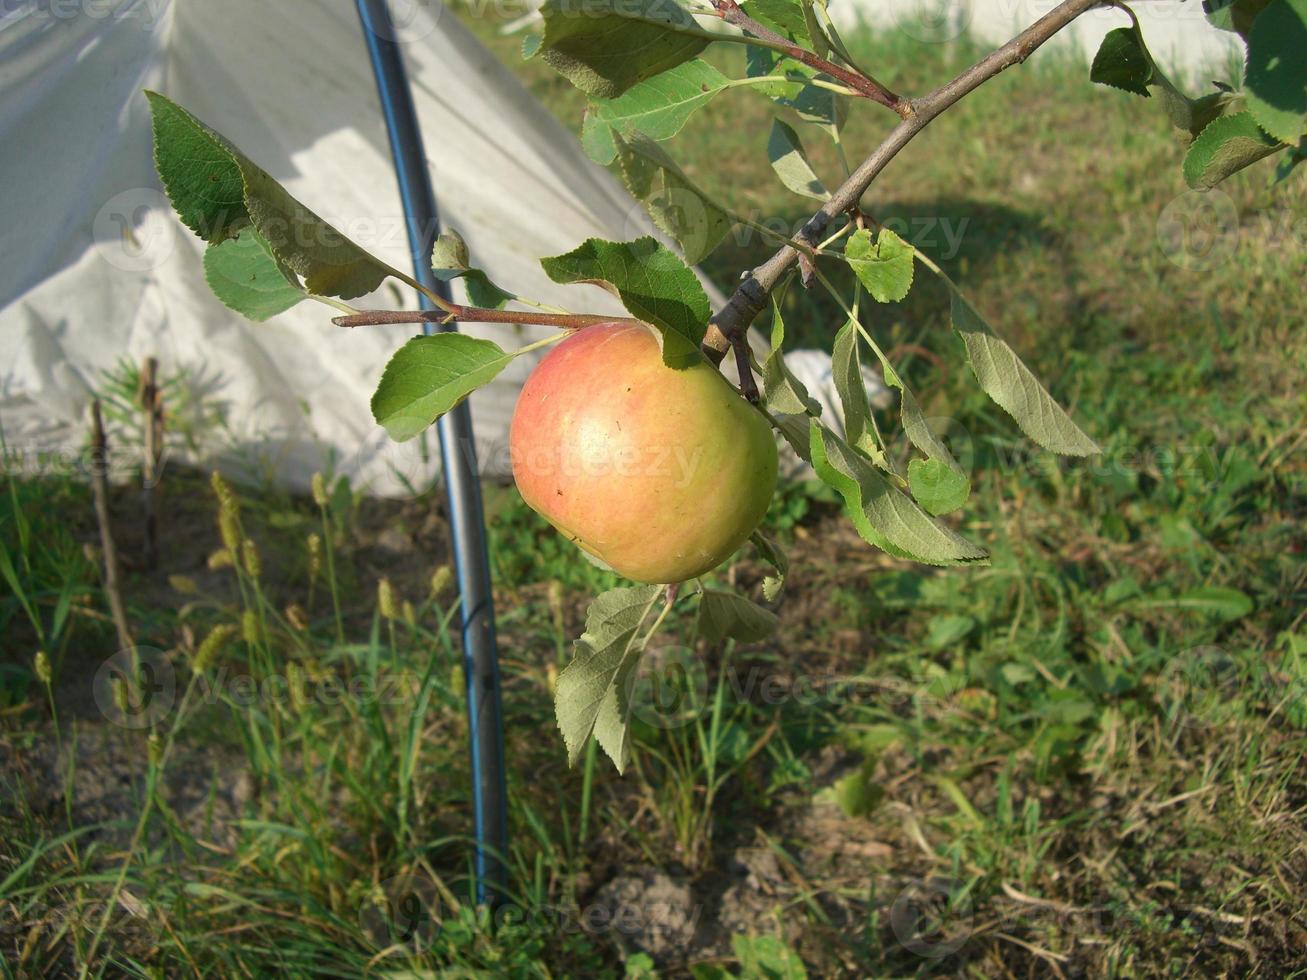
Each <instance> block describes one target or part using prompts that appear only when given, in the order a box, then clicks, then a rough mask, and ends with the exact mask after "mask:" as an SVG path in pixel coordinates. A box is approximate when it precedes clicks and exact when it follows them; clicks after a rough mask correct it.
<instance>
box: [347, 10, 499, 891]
mask: <svg viewBox="0 0 1307 980" xmlns="http://www.w3.org/2000/svg"><path fill="white" fill-rule="evenodd" d="M356 4H357V6H358V12H359V20H360V21H361V22H362V25H363V38H364V41H366V43H367V46H368V55H369V56H370V57H371V59H372V70H373V73H374V74H375V75H376V79H377V91H378V93H379V95H380V96H381V109H382V112H383V113H384V114H385V117H386V129H387V131H388V132H389V134H390V149H391V153H392V155H393V156H394V158H395V172H396V175H397V176H398V178H399V190H400V196H401V197H402V198H403V201H404V216H405V220H406V222H407V225H408V239H409V246H410V248H411V250H412V252H413V266H414V270H415V276H416V278H417V280H418V281H419V282H421V283H422V285H424V286H426V287H427V288H429V289H432V290H434V291H436V293H437V295H440V296H442V297H444V298H449V288H448V286H447V285H446V284H445V283H443V282H440V281H439V280H437V279H436V277H435V275H434V273H433V272H432V271H431V249H432V247H433V246H434V245H435V241H436V238H437V236H438V235H439V231H440V219H439V216H438V214H437V211H436V201H435V195H434V193H433V192H432V189H431V178H430V175H429V173H428V171H427V163H426V155H425V153H424V152H423V148H422V134H421V132H420V130H419V128H418V121H417V113H416V112H415V111H414V108H413V93H412V90H411V89H410V88H409V82H408V76H407V74H406V73H405V70H404V60H403V56H402V53H401V51H400V48H399V45H398V44H397V43H396V42H395V40H394V37H395V29H394V23H393V22H392V20H391V17H390V10H389V8H388V7H387V4H386V0H356ZM420 299H421V302H422V306H423V308H424V309H431V308H433V307H434V304H432V303H431V301H430V300H429V299H427V298H426V297H425V296H422V297H420ZM424 329H425V331H426V332H427V333H430V332H431V329H432V325H431V324H426V325H425V326H424ZM440 329H444V330H456V329H458V328H457V327H456V326H455V325H453V324H449V325H447V326H444V327H441V328H440ZM437 431H438V432H439V434H440V459H441V466H442V468H443V471H444V476H445V488H446V491H447V493H448V497H449V521H450V527H451V530H452V537H453V545H454V569H455V572H456V573H457V576H458V589H459V593H460V595H461V597H462V620H463V622H462V633H463V677H464V680H465V682H466V685H467V715H468V737H469V741H470V743H471V750H472V805H473V814H474V819H475V829H476V900H477V902H478V903H481V904H490V905H494V904H497V903H498V902H499V901H501V900H502V899H503V897H504V895H505V894H506V885H507V876H506V869H505V867H504V863H503V860H504V856H505V855H506V854H507V853H508V806H507V792H506V790H505V787H504V731H503V713H502V708H501V697H500V681H499V658H498V654H497V653H496V649H495V614H494V607H493V605H492V600H491V591H490V558H489V554H488V551H487V547H486V525H485V516H484V514H483V512H482V508H481V484H480V482H479V481H478V478H477V465H476V444H475V443H474V442H473V437H472V412H471V410H470V409H469V408H468V405H467V403H466V402H464V403H463V404H462V405H460V406H458V407H457V408H456V409H454V410H453V411H452V412H449V413H448V414H447V415H445V416H444V417H443V418H441V419H440V421H439V423H437Z"/></svg>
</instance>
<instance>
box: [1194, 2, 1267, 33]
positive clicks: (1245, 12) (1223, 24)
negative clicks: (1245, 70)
mask: <svg viewBox="0 0 1307 980" xmlns="http://www.w3.org/2000/svg"><path fill="white" fill-rule="evenodd" d="M1268 3H1270V0H1203V10H1204V11H1206V12H1207V20H1208V21H1209V22H1210V23H1211V24H1212V25H1213V26H1215V27H1219V28H1220V29H1221V30H1223V31H1231V32H1233V33H1235V34H1238V35H1239V36H1240V37H1242V38H1244V39H1245V40H1246V39H1247V38H1248V33H1249V32H1250V31H1251V30H1252V26H1253V24H1254V22H1255V21H1256V20H1257V15H1258V14H1260V13H1261V12H1262V11H1263V10H1265V9H1266V5H1267V4H1268Z"/></svg>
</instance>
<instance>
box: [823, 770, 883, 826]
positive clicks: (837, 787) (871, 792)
mask: <svg viewBox="0 0 1307 980" xmlns="http://www.w3.org/2000/svg"><path fill="white" fill-rule="evenodd" d="M828 798H829V799H830V800H831V801H832V802H834V803H835V804H836V805H838V806H839V808H840V809H841V810H842V811H843V812H844V815H845V816H846V817H849V818H850V819H854V820H856V819H858V818H859V817H866V816H869V815H870V814H871V812H872V811H873V810H875V809H876V807H878V806H880V804H881V803H882V802H883V801H884V799H885V788H884V787H883V786H881V785H879V784H878V783H877V782H876V765H875V761H874V760H868V761H867V762H864V763H863V764H862V765H861V766H859V767H858V768H857V769H856V770H855V771H853V772H851V773H849V774H848V775H847V776H844V777H843V778H841V779H838V780H836V781H835V784H834V785H833V786H831V788H830V791H829V797H828Z"/></svg>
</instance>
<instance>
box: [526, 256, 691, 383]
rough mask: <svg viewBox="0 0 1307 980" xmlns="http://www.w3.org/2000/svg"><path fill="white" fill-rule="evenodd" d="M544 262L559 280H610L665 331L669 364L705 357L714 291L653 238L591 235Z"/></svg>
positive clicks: (627, 300) (644, 316) (623, 297)
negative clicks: (624, 239)
mask: <svg viewBox="0 0 1307 980" xmlns="http://www.w3.org/2000/svg"><path fill="white" fill-rule="evenodd" d="M540 264H541V265H542V266H543V267H544V270H545V273H546V274H547V275H548V276H549V278H550V279H552V280H553V281H554V282H561V283H569V282H605V283H609V284H610V285H611V286H612V287H613V288H614V289H616V290H617V294H618V296H619V297H621V300H622V303H623V304H624V305H625V306H626V308H627V309H628V310H630V311H631V313H632V314H633V315H634V316H636V317H638V318H639V319H641V320H643V321H645V322H646V323H648V324H650V325H652V326H654V327H657V328H658V330H659V331H660V332H661V333H662V337H663V361H664V362H665V363H666V364H667V365H668V366H669V367H674V368H684V367H689V366H690V365H691V364H695V363H698V362H699V359H700V356H701V355H700V354H699V344H700V343H701V342H702V341H703V335H704V330H705V329H706V327H707V324H708V317H709V316H710V315H711V313H712V310H711V308H710V307H709V305H708V296H707V294H706V293H705V292H704V291H703V286H702V285H700V284H699V280H698V279H697V278H696V277H695V274H694V272H693V271H692V270H691V269H690V268H689V266H687V265H686V264H685V263H684V262H682V261H681V260H680V259H679V258H678V257H677V256H676V255H674V254H673V253H672V252H670V251H668V249H667V248H665V247H664V246H663V245H661V244H659V243H658V242H657V241H655V240H654V239H653V238H650V237H647V236H646V237H644V238H637V239H636V240H635V241H633V242H606V241H604V240H603V239H600V238H590V239H587V240H586V242H585V243H584V244H582V245H581V246H580V247H578V248H576V249H573V250H572V251H571V252H568V253H567V254H565V255H555V256H553V257H552V258H546V259H541V260H540Z"/></svg>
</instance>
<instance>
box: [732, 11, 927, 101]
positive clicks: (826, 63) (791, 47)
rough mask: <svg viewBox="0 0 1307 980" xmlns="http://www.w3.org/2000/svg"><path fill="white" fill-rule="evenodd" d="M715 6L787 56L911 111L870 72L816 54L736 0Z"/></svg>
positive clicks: (873, 98) (871, 96)
mask: <svg viewBox="0 0 1307 980" xmlns="http://www.w3.org/2000/svg"><path fill="white" fill-rule="evenodd" d="M712 5H713V8H714V9H715V10H716V11H717V16H719V17H720V18H721V19H722V20H724V21H726V23H728V24H730V25H732V26H733V27H738V28H739V29H740V30H742V31H745V32H746V33H748V34H752V35H753V36H754V37H756V38H759V39H760V40H763V41H767V42H770V44H771V45H773V46H774V47H775V49H776V50H779V51H781V52H782V53H783V54H785V55H786V57H789V58H793V59H794V60H795V61H801V62H803V64H805V65H807V66H808V67H809V68H815V69H817V70H818V71H821V72H825V73H826V74H827V75H830V76H831V77H832V78H836V79H839V81H841V82H843V83H844V84H845V85H847V86H848V87H849V88H851V89H853V91H854V92H856V93H857V94H858V95H860V96H862V97H863V98H865V99H871V101H873V102H879V103H880V104H881V105H883V106H885V107H887V108H889V109H893V110H894V111H895V112H897V113H898V114H899V115H900V116H902V117H903V118H905V119H906V118H907V117H908V114H909V113H910V112H911V107H910V105H909V103H908V101H907V100H906V99H904V98H901V97H900V96H897V95H895V94H894V93H893V92H891V91H890V90H889V89H887V88H886V87H885V86H884V85H882V84H881V83H880V82H878V81H876V80H875V79H874V78H871V77H870V76H867V75H864V74H862V73H861V72H859V71H854V70H853V69H850V68H845V67H843V66H842V65H837V64H835V62H833V61H830V60H829V59H826V58H823V57H821V55H818V54H814V53H813V52H811V51H808V50H807V49H805V48H802V47H800V46H799V45H797V44H795V43H794V42H792V41H790V40H789V39H788V38H785V37H782V36H781V35H780V34H777V33H776V32H775V31H773V30H772V29H771V28H769V27H764V26H763V25H762V24H759V23H758V22H757V21H756V20H754V19H753V18H752V17H750V16H749V15H748V14H746V13H745V12H744V10H743V9H741V7H740V5H739V4H738V3H736V2H735V0H712Z"/></svg>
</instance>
